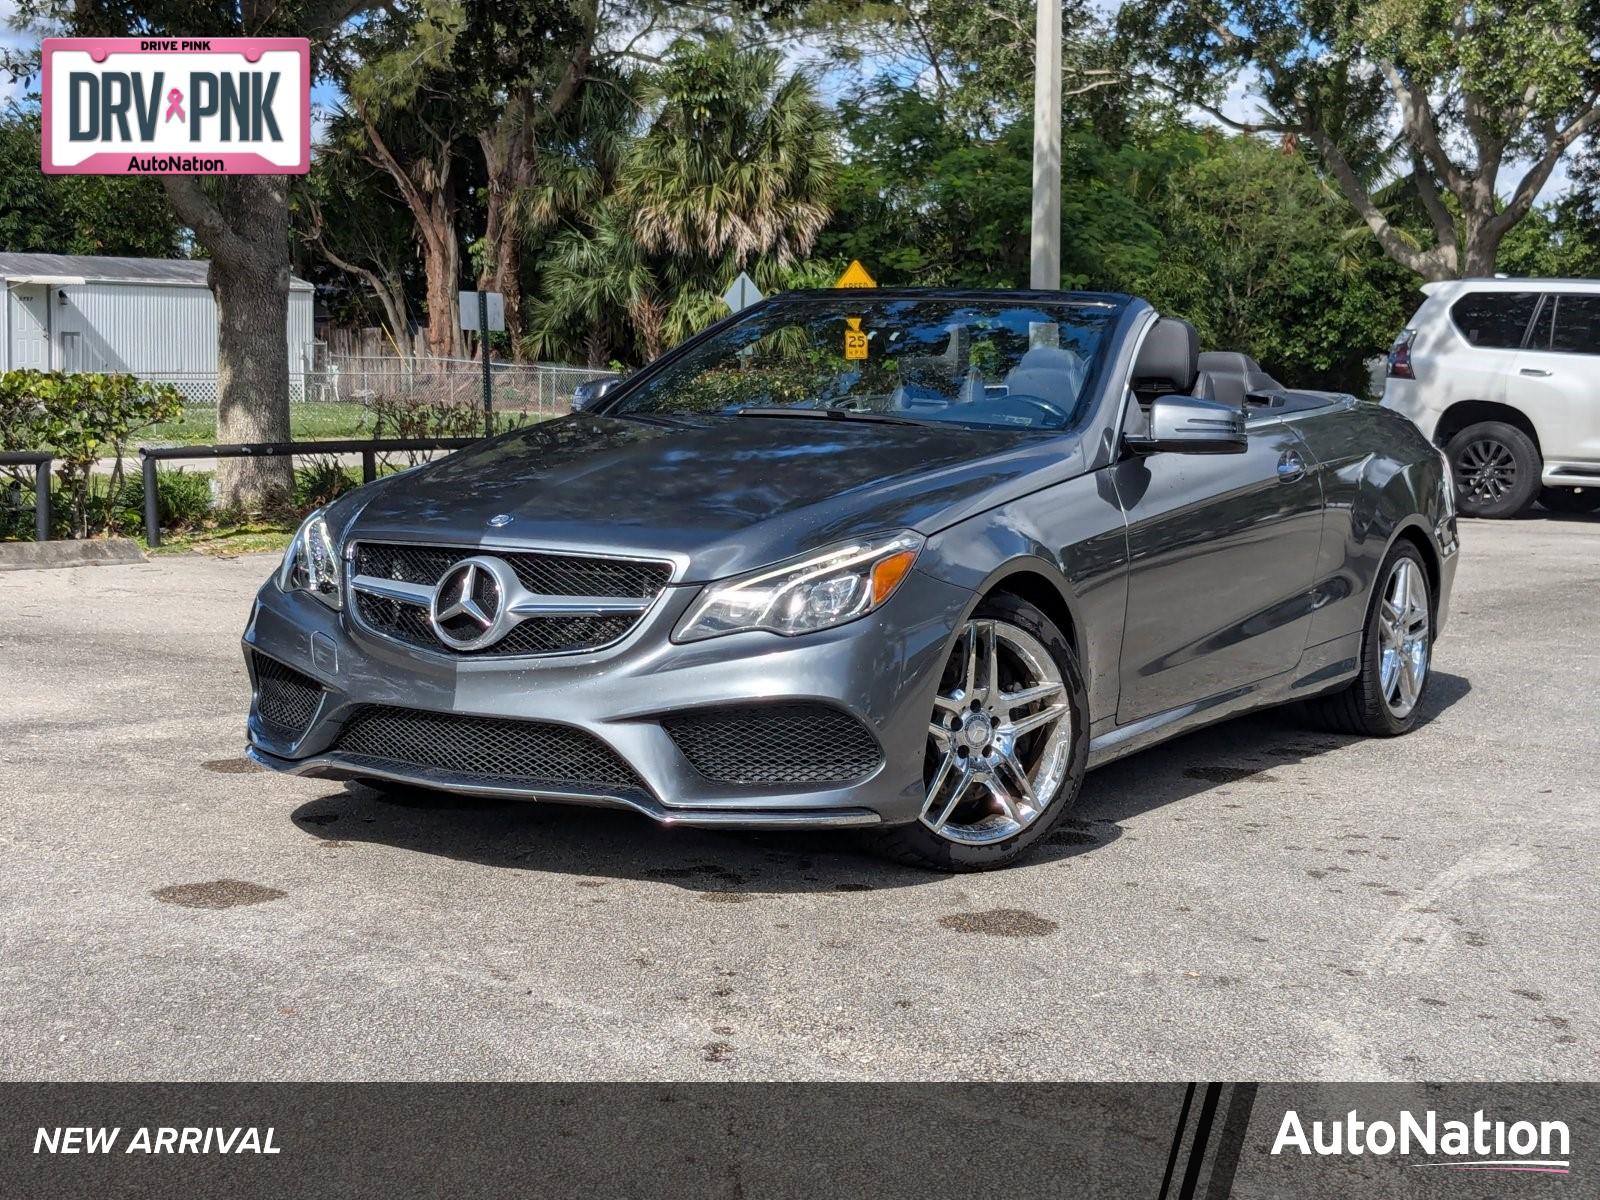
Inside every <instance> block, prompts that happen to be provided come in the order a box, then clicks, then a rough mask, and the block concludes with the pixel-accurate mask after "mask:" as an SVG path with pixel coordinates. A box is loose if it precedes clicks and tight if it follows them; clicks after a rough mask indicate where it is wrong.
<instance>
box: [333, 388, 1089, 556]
mask: <svg viewBox="0 0 1600 1200" xmlns="http://www.w3.org/2000/svg"><path fill="white" fill-rule="evenodd" d="M1082 457H1083V456H1082V453H1081V451H1080V449H1079V447H1078V444H1077V442H1076V440H1075V439H1074V438H1071V437H1068V436H1061V437H1049V436H1041V435H1039V434H1036V433H1025V432H1021V431H1015V430H995V431H987V430H980V431H974V430H970V429H964V428H959V427H938V426H932V425H889V424H873V423H868V422H849V421H821V420H816V419H794V418H783V417H776V418H756V417H744V418H712V419H699V420H694V421H688V420H672V421H665V420H662V421H656V420H652V421H642V420H621V419H616V418H611V417H602V416H592V415H588V414H576V415H574V416H571V417H565V418H561V419H559V420H552V421H545V422H541V423H539V424H537V425H533V426H529V427H527V428H524V429H520V430H517V431H516V432H513V433H509V434H503V435H501V436H499V437H496V438H493V439H490V440H488V441H485V442H483V443H481V444H479V445H476V446H472V447H469V448H467V449H465V450H462V451H459V452H458V453H456V454H453V455H451V456H449V457H448V458H445V459H442V460H440V461H438V462H436V463H433V464H431V465H428V466H425V467H421V468H419V469H417V470H415V471H408V472H406V473H404V474H402V475H397V476H392V477H390V478H389V479H386V480H383V481H380V482H379V483H377V484H374V485H371V486H370V487H369V488H368V489H364V490H365V491H367V492H368V493H369V495H368V497H367V498H366V503H365V504H364V505H363V507H362V509H361V511H360V513H359V515H358V516H357V517H356V519H355V521H354V523H353V525H352V526H351V528H350V529H349V530H348V531H347V534H346V536H358V537H367V538H390V537H394V538H416V539H419V540H425V541H430V542H449V543H453V544H458V545H470V546H482V547H485V548H489V547H501V548H514V547H517V546H539V547H541V548H545V549H552V550H588V551H596V550H599V551H606V552H610V553H616V554H630V555H640V556H658V557H670V558H673V559H675V560H676V561H678V562H679V563H681V564H683V565H684V567H685V571H684V573H683V574H682V575H681V576H680V577H681V578H683V579H685V580H691V581H703V580H707V579H719V578H723V577H725V576H728V575H732V574H736V573H738V572H740V571H744V570H749V569H752V568H755V567H760V566H764V565H766V564H768V563H772V562H777V561H780V560H782V559H785V558H789V557H791V556H793V555H796V554H801V553H805V552H806V551H809V550H812V549H815V548H818V547H821V546H825V545H828V544H830V543H833V542H837V541H840V540H842V539H846V538H849V537H853V536H857V535H861V534H867V533H876V532H881V531H884V530H890V529H905V528H910V529H916V530H919V531H921V532H923V533H932V532H934V531H936V530H938V529H941V528H944V527H946V526H947V525H950V524H953V523H954V522H955V521H958V520H961V519H963V518H964V517H966V516H970V515H973V514H974V513H977V512H981V511H982V510H983V509H985V508H989V507H992V506H993V505H995V504H999V503H1003V502H1005V501H1006V500H1008V499H1011V498H1013V497H1015V496H1018V495H1022V494H1025V493H1026V492H1029V491H1033V490H1037V489H1038V488H1040V487H1044V486H1047V485H1048V484H1050V483H1053V482H1057V481H1059V480H1062V479H1066V478H1070V477H1071V476H1072V475H1074V474H1077V473H1079V472H1080V471H1081V470H1082ZM502 516H503V517H505V518H509V519H508V520H501V521H500V523H499V524H498V525H495V526H491V525H490V523H489V522H490V519H491V518H500V517H502Z"/></svg>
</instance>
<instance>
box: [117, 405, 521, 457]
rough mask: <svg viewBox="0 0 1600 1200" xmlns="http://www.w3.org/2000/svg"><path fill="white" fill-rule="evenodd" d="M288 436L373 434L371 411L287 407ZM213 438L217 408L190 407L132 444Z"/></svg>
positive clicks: (498, 419) (507, 424)
mask: <svg viewBox="0 0 1600 1200" xmlns="http://www.w3.org/2000/svg"><path fill="white" fill-rule="evenodd" d="M546 419H548V418H547V417H545V416H542V415H540V414H538V413H517V412H501V413H496V414H495V428H496V429H497V430H499V431H502V432H503V431H505V430H507V429H513V428H515V427H516V426H518V425H528V424H531V423H533V422H535V421H542V420H546ZM289 436H290V438H291V439H292V440H294V441H297V442H320V441H335V440H338V439H340V438H369V437H374V436H376V431H375V430H374V429H373V427H372V413H371V412H370V411H368V409H367V408H366V407H365V406H363V405H360V404H318V403H313V402H309V401H308V402H305V403H299V404H294V405H291V406H290V408H289ZM216 441H217V410H216V409H214V408H191V409H187V410H185V412H184V414H183V416H182V417H181V418H179V419H178V420H176V421H163V422H161V423H160V424H159V425H152V426H151V427H150V428H149V429H147V430H144V431H143V432H142V433H140V434H139V436H138V437H136V438H135V439H134V445H135V446H157V445H168V446H212V445H215V444H216Z"/></svg>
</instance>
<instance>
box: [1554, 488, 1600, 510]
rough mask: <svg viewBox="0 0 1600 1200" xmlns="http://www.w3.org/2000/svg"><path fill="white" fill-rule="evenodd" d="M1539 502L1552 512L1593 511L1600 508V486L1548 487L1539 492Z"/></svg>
mask: <svg viewBox="0 0 1600 1200" xmlns="http://www.w3.org/2000/svg"><path fill="white" fill-rule="evenodd" d="M1539 503H1540V504H1542V505H1543V506H1544V507H1545V508H1547V509H1548V510H1549V511H1551V512H1558V513H1592V512H1594V511H1595V510H1596V509H1600V487H1586V488H1569V487H1547V488H1545V489H1544V491H1542V492H1540V493H1539Z"/></svg>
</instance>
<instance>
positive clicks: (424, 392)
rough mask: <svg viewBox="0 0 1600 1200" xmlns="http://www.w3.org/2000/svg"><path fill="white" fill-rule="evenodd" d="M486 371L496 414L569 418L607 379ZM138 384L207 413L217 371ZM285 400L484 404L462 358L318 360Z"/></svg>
mask: <svg viewBox="0 0 1600 1200" xmlns="http://www.w3.org/2000/svg"><path fill="white" fill-rule="evenodd" d="M489 371H490V379H491V383H492V390H493V397H494V409H495V411H496V412H515V413H524V414H528V415H530V416H559V415H561V414H564V413H568V412H571V411H572V392H573V389H574V388H576V387H577V386H578V384H580V383H583V382H585V381H586V380H590V379H607V378H609V377H610V376H611V372H608V371H597V370H593V369H591V368H588V367H568V366H560V365H556V364H551V363H510V362H491V363H490V364H489ZM142 378H145V379H148V380H150V381H151V382H153V383H170V384H172V385H173V386H174V387H175V388H177V389H178V392H179V393H180V394H181V395H182V396H183V400H184V404H185V406H186V407H189V408H211V407H215V405H216V403H217V376H216V373H215V372H207V371H188V372H184V371H178V372H168V373H163V374H154V373H152V374H148V375H143V376H142ZM289 399H290V401H291V402H293V403H299V402H302V401H304V402H308V403H313V404H372V403H374V402H377V401H384V400H401V401H410V402H415V403H426V404H446V405H452V406H453V405H472V406H479V405H481V404H482V403H483V363H482V362H481V361H479V360H476V359H466V358H409V359H406V358H395V357H389V356H384V357H379V356H356V355H346V354H321V355H318V356H317V358H316V361H315V364H314V365H313V366H311V367H309V368H308V369H306V370H305V371H294V372H292V373H291V374H290V377H289Z"/></svg>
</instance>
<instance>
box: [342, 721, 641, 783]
mask: <svg viewBox="0 0 1600 1200" xmlns="http://www.w3.org/2000/svg"><path fill="white" fill-rule="evenodd" d="M332 749H333V750H334V751H336V752H338V753H340V754H346V755H353V756H356V757H358V758H363V759H368V760H370V761H371V762H372V763H373V765H375V766H389V767H391V768H393V769H396V770H399V771H402V772H403V771H404V770H405V769H406V768H408V767H411V768H414V767H428V768H432V769H435V770H440V771H450V772H453V773H455V774H458V775H473V776H478V777H480V778H483V779H489V780H495V781H499V782H505V781H515V782H518V783H526V784H530V785H534V784H542V785H546V786H552V787H560V788H562V789H566V790H573V791H579V792H593V791H614V790H616V789H617V788H626V789H630V790H635V791H645V790H646V789H645V785H644V783H643V781H642V780H640V778H639V777H638V776H637V775H636V774H634V772H633V770H632V769H631V768H630V767H629V766H628V764H627V763H625V762H623V761H622V759H621V757H619V756H618V754H617V753H616V751H614V750H612V749H611V747H609V746H607V745H606V744H605V743H604V742H602V741H601V740H600V739H599V738H597V737H595V736H594V735H593V734H590V733H586V732H585V731H584V730H582V729H574V728H573V727H571V726H569V725H556V724H552V723H550V722H548V721H511V720H504V719H502V718H499V717H473V716H464V715H461V714H459V713H436V712H424V711H422V710H420V709H410V708H393V707H389V706H386V705H364V706H362V707H360V708H357V709H356V710H355V712H354V713H353V714H352V715H351V717H350V718H349V720H347V721H346V722H345V725H344V728H343V730H341V731H340V733H339V737H338V739H337V740H336V741H335V742H334V744H333V747H332Z"/></svg>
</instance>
